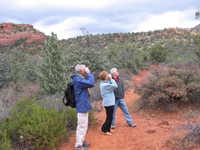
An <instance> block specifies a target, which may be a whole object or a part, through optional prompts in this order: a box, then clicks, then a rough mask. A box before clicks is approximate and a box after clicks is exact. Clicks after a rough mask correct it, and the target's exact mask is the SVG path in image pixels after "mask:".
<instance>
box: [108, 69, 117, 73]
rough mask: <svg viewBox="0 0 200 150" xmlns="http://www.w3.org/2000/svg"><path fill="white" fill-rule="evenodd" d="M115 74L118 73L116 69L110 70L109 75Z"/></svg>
mask: <svg viewBox="0 0 200 150" xmlns="http://www.w3.org/2000/svg"><path fill="white" fill-rule="evenodd" d="M115 72H118V70H117V68H112V69H110V73H111V74H113V73H115Z"/></svg>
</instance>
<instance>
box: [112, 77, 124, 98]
mask: <svg viewBox="0 0 200 150" xmlns="http://www.w3.org/2000/svg"><path fill="white" fill-rule="evenodd" d="M115 81H116V83H117V85H118V88H116V89H115V90H114V93H115V99H116V100H119V99H124V93H125V89H124V82H123V81H122V80H121V79H120V78H119V79H118V80H115Z"/></svg>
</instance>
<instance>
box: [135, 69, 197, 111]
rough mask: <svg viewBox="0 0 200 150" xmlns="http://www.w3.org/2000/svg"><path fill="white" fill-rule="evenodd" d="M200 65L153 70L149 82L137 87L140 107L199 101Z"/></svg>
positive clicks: (163, 106)
mask: <svg viewBox="0 0 200 150" xmlns="http://www.w3.org/2000/svg"><path fill="white" fill-rule="evenodd" d="M199 78H200V70H199V68H198V66H195V65H194V66H192V65H176V66H168V68H167V67H165V69H164V68H163V69H155V70H152V71H151V75H150V76H149V78H148V82H146V83H143V84H142V85H141V86H140V87H136V91H137V92H138V93H139V94H140V95H141V98H140V103H139V104H140V107H147V108H160V107H162V108H163V109H165V108H166V110H167V109H168V106H169V105H170V106H172V105H171V104H180V103H191V102H193V103H197V102H199V96H200V86H199V83H200V81H199Z"/></svg>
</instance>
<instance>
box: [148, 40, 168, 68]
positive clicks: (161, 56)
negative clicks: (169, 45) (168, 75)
mask: <svg viewBox="0 0 200 150" xmlns="http://www.w3.org/2000/svg"><path fill="white" fill-rule="evenodd" d="M148 50H149V55H150V60H151V61H152V62H153V63H158V64H159V63H163V62H165V60H166V58H167V54H168V53H167V49H166V48H165V47H164V46H162V45H161V44H155V45H153V46H151V47H150V48H149V49H148Z"/></svg>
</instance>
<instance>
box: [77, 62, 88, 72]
mask: <svg viewBox="0 0 200 150" xmlns="http://www.w3.org/2000/svg"><path fill="white" fill-rule="evenodd" d="M85 68H86V66H85V65H83V64H77V65H76V66H75V71H76V72H80V71H81V70H82V69H85Z"/></svg>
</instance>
